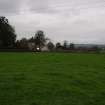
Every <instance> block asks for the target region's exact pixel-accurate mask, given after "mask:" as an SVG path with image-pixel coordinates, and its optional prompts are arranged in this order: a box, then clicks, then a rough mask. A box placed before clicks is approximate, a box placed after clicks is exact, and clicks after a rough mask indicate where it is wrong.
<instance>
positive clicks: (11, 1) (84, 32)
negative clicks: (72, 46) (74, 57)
mask: <svg viewBox="0 0 105 105" xmlns="http://www.w3.org/2000/svg"><path fill="white" fill-rule="evenodd" d="M0 15H1V16H6V17H7V18H8V19H9V21H10V24H12V25H13V26H14V27H15V30H16V33H17V36H18V38H22V37H27V38H29V37H31V36H34V33H35V32H36V30H43V31H44V32H45V34H46V36H47V37H49V38H51V39H52V41H63V40H68V41H69V42H74V43H98V44H105V0H0Z"/></svg>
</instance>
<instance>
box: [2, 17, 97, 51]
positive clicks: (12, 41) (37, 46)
mask: <svg viewBox="0 0 105 105" xmlns="http://www.w3.org/2000/svg"><path fill="white" fill-rule="evenodd" d="M16 37H17V35H16V33H15V29H14V27H13V26H11V25H10V23H9V21H8V19H7V18H6V17H4V16H1V17H0V49H26V50H29V49H30V50H33V51H41V50H42V48H43V47H45V46H46V47H47V48H48V49H47V50H49V51H55V50H56V51H70V50H71V51H73V50H76V48H75V44H74V43H68V42H67V41H64V43H63V44H61V43H60V42H57V43H56V44H54V43H53V42H52V41H51V40H50V39H49V38H46V36H45V34H44V31H42V30H38V31H37V32H36V33H35V35H34V36H33V37H31V38H28V39H27V38H22V39H20V40H17V39H16ZM93 49H94V50H96V49H98V47H97V46H95V47H94V48H92V50H93Z"/></svg>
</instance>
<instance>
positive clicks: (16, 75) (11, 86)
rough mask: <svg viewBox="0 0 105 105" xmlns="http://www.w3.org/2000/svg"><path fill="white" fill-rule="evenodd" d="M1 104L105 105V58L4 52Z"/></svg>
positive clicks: (0, 69)
mask: <svg viewBox="0 0 105 105" xmlns="http://www.w3.org/2000/svg"><path fill="white" fill-rule="evenodd" d="M0 105H105V55H104V54H71V53H0Z"/></svg>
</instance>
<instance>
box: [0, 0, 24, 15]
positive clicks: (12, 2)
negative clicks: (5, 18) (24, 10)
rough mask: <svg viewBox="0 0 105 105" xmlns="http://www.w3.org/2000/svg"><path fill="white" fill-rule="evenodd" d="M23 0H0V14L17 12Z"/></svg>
mask: <svg viewBox="0 0 105 105" xmlns="http://www.w3.org/2000/svg"><path fill="white" fill-rule="evenodd" d="M23 1H24V0H0V15H9V14H17V13H19V11H20V7H21V4H22V2H23Z"/></svg>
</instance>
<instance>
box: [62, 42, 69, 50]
mask: <svg viewBox="0 0 105 105" xmlns="http://www.w3.org/2000/svg"><path fill="white" fill-rule="evenodd" d="M67 44H68V43H67V41H66V40H65V41H64V44H63V48H64V49H67Z"/></svg>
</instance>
